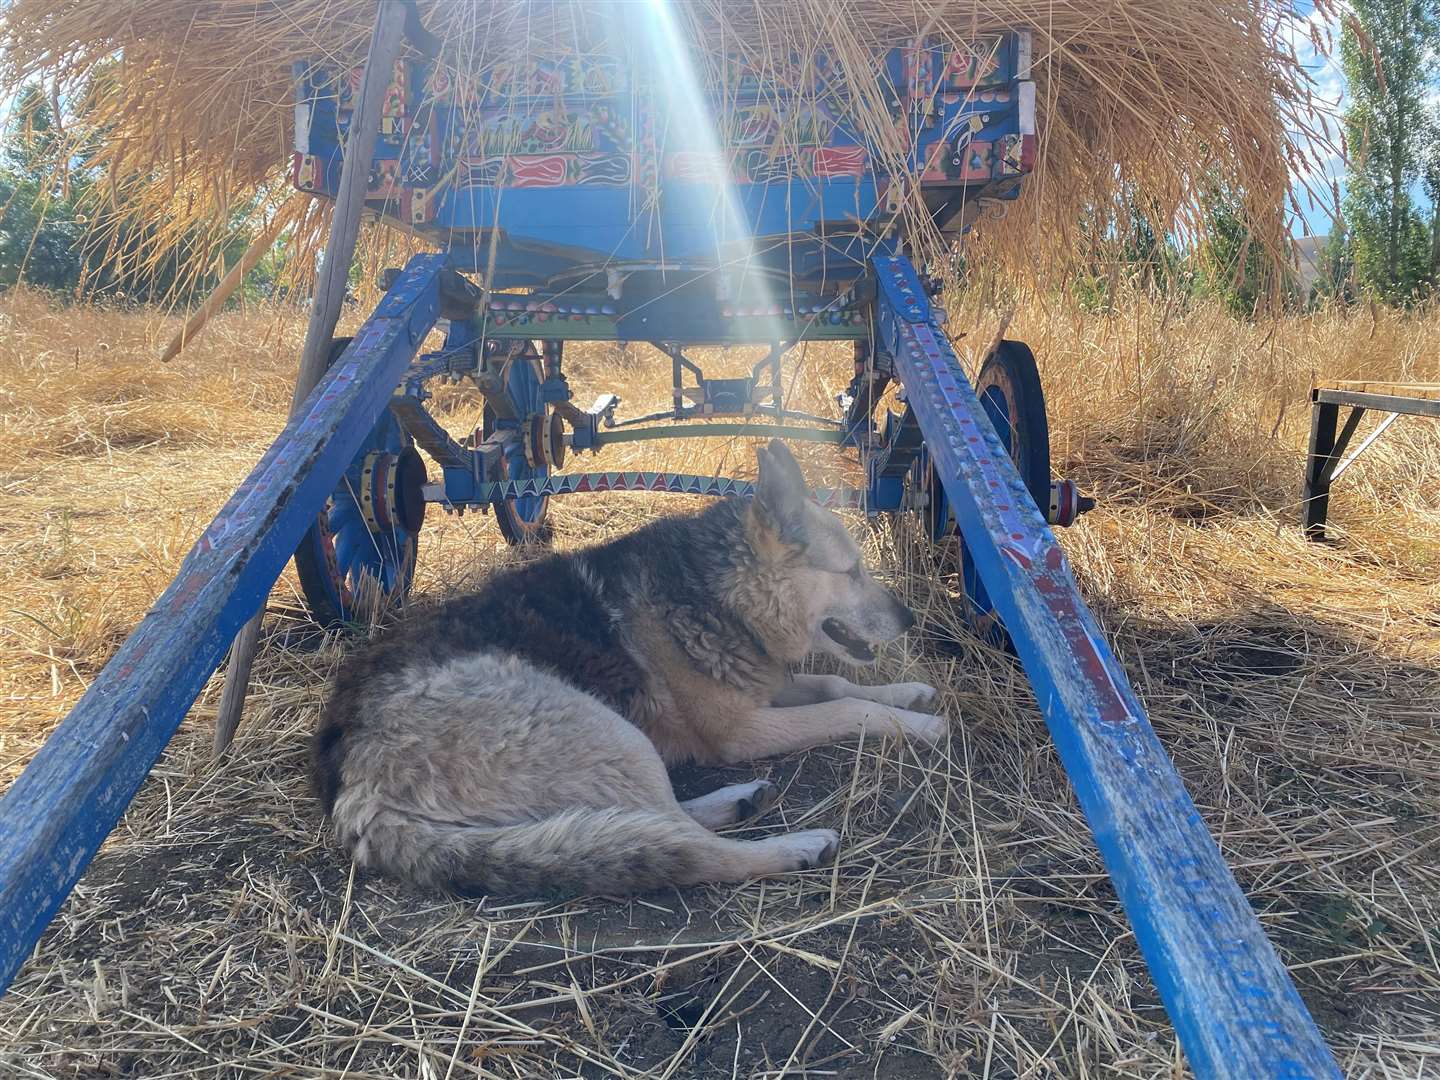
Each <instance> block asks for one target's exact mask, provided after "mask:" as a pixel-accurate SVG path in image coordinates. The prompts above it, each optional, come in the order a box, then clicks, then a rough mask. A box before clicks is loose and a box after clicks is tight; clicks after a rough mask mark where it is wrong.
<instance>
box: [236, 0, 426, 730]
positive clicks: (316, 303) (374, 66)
mask: <svg viewBox="0 0 1440 1080" xmlns="http://www.w3.org/2000/svg"><path fill="white" fill-rule="evenodd" d="M405 12H406V5H404V4H381V5H380V10H379V12H378V13H377V14H376V16H375V30H374V32H373V33H372V35H371V37H370V51H369V53H368V54H367V56H366V58H365V77H364V82H363V84H362V85H361V88H360V101H359V104H358V106H357V107H356V109H355V114H354V117H353V119H352V120H351V122H350V141H349V144H348V145H347V146H346V147H345V160H344V162H343V164H342V165H341V169H340V187H339V190H338V191H337V192H336V194H335V210H334V213H333V215H332V216H331V218H330V236H329V238H328V240H327V241H326V244H325V261H324V263H323V264H321V267H320V274H319V277H318V278H317V279H316V282H315V297H314V300H313V302H312V303H311V305H310V325H309V326H308V327H306V330H305V348H304V350H303V351H302V352H301V354H300V372H299V374H298V375H297V376H296V379H295V393H294V396H293V398H292V399H291V405H290V407H291V411H292V412H293V411H294V410H295V409H296V408H297V407H298V406H299V405H300V403H301V402H303V401H304V400H305V399H306V397H308V396H309V394H310V391H311V390H313V389H315V384H316V383H318V382H319V381H320V379H321V378H322V377H323V376H324V374H325V366H326V361H327V359H328V358H329V354H330V340H331V338H332V337H334V335H335V324H336V322H338V321H339V319H340V307H341V304H343V303H344V300H345V286H346V284H347V282H348V280H349V276H350V263H351V262H352V261H354V258H355V243H356V240H357V238H358V236H359V234H360V214H361V212H362V211H363V210H364V209H365V189H366V187H367V185H368V183H369V178H370V159H371V157H373V156H374V154H375V144H376V142H377V140H378V139H379V136H380V108H381V104H382V102H383V99H384V96H385V91H386V89H387V88H388V87H389V85H390V78H391V74H392V72H393V71H394V70H395V60H396V59H397V58H398V57H399V55H400V45H401V42H402V40H403V38H404V27H405ZM264 617H265V606H264V605H263V604H262V605H261V606H260V610H259V611H257V612H256V613H255V616H254V617H253V618H252V619H251V620H250V621H249V622H248V623H246V624H245V625H244V626H243V627H241V628H240V632H239V633H238V634H236V635H235V641H234V644H232V645H231V647H230V663H229V666H228V667H227V668H226V671H225V689H224V690H223V691H222V692H221V694H220V709H219V712H218V713H217V715H216V717H215V753H216V755H217V756H219V755H221V754H223V753H224V752H225V750H226V749H227V748H228V747H229V746H230V743H231V741H232V740H233V739H234V738H235V731H236V729H237V728H238V727H239V726H240V713H241V711H242V710H243V709H244V707H245V690H246V687H247V686H248V684H249V681H250V667H251V665H252V664H253V663H254V661H255V653H256V650H257V649H258V648H259V645H260V622H261V620H262V619H263V618H264Z"/></svg>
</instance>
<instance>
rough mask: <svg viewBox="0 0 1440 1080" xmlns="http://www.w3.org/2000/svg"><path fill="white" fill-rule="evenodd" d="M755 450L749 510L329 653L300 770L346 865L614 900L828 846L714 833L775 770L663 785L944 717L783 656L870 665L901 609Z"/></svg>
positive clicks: (706, 519) (917, 695) (781, 463)
mask: <svg viewBox="0 0 1440 1080" xmlns="http://www.w3.org/2000/svg"><path fill="white" fill-rule="evenodd" d="M758 458H759V478H758V480H757V482H756V490H755V497H754V498H753V500H751V501H750V502H749V503H746V502H745V501H744V500H740V499H722V500H718V501H717V502H716V503H715V504H714V505H712V506H710V507H708V508H707V509H705V510H704V511H702V512H700V513H698V514H694V515H690V516H677V517H671V518H664V519H661V520H659V521H656V522H654V523H653V524H651V525H648V526H646V527H644V528H641V529H639V530H637V531H635V532H633V533H631V534H629V535H626V536H623V537H620V538H619V539H616V540H612V541H610V542H608V543H605V544H601V545H599V546H597V547H592V548H589V549H587V550H582V551H579V552H576V553H572V554H564V555H552V556H550V557H548V558H545V559H543V560H541V561H538V562H535V563H532V564H530V565H528V566H524V567H521V568H517V569H512V570H509V571H506V572H503V573H501V574H498V575H497V576H496V577H494V578H493V579H491V580H490V581H489V582H488V583H487V584H486V585H484V586H483V587H482V588H481V589H480V590H479V591H478V592H476V593H474V594H473V595H467V596H461V597H458V598H455V599H452V600H450V601H448V602H446V603H444V604H442V605H440V606H439V607H438V608H436V609H434V610H432V611H430V612H428V613H425V614H423V615H419V616H417V617H415V618H414V619H413V620H411V621H409V622H408V623H407V624H405V625H403V626H402V627H401V628H400V629H399V630H398V631H397V632H394V633H391V634H388V635H384V636H381V637H380V638H379V639H377V640H376V641H375V642H374V643H372V644H371V645H370V646H368V647H366V648H364V649H362V650H361V651H359V652H357V653H356V654H355V655H353V656H352V657H351V658H350V659H349V660H348V661H347V662H346V663H345V664H343V666H342V667H341V669H340V670H339V672H338V674H337V676H336V681H335V685H334V689H333V692H332V694H331V696H330V699H329V701H328V703H327V706H326V708H325V711H324V713H323V715H322V717H321V721H320V724H319V726H318V728H317V730H316V733H315V735H314V738H313V740H312V744H311V780H312V783H313V786H314V788H315V791H316V793H317V794H318V796H319V798H320V801H321V803H322V804H323V806H324V808H325V810H326V812H327V813H328V814H329V815H330V816H331V818H332V820H333V821H334V825H335V831H336V834H337V837H338V839H339V841H340V843H341V844H342V845H344V846H345V847H346V848H348V849H349V850H350V851H351V853H352V857H353V858H354V860H355V861H356V863H357V864H359V865H360V866H362V867H366V868H371V869H375V870H378V871H382V872H384V873H386V874H388V875H391V876H395V877H400V878H404V879H408V880H409V881H411V882H413V883H415V884H417V885H419V886H421V887H426V888H436V889H441V890H446V891H449V892H452V893H455V894H459V895H462V896H484V895H520V894H529V895H534V894H537V893H541V894H551V893H554V892H556V891H559V892H564V893H571V894H573V893H600V894H604V895H611V896H616V895H626V894H638V893H646V892H652V891H655V890H657V889H660V888H664V887H667V886H686V885H692V884H696V883H699V882H734V881H742V880H746V879H749V878H754V877H760V876H768V875H776V874H785V873H789V872H792V871H797V870H806V869H810V868H813V867H817V866H820V865H822V864H824V863H826V862H828V861H830V860H832V859H833V858H834V856H835V853H836V849H837V845H838V842H839V836H838V834H836V833H835V832H833V831H831V830H829V829H810V830H806V831H804V832H793V833H788V834H784V835H779V836H772V837H768V838H765V839H760V840H749V841H742V840H734V839H728V838H726V837H723V836H719V835H717V834H716V833H715V832H713V831H712V830H715V829H719V828H723V827H724V826H727V825H732V824H735V823H736V822H739V821H743V820H746V819H749V818H752V817H754V816H756V815H758V814H760V813H763V812H764V811H765V810H767V809H768V808H769V807H770V806H771V805H773V803H774V802H775V800H776V798H777V796H778V790H777V788H776V787H775V785H774V784H772V783H770V782H768V781H764V780H757V781H754V782H751V783H745V784H735V785H731V786H729V787H724V788H721V789H720V790H718V791H715V792H712V793H711V794H709V795H705V796H702V797H700V798H697V799H691V800H688V801H686V802H679V801H677V800H676V797H675V794H674V792H673V790H672V788H671V785H670V778H669V774H668V773H667V771H666V767H667V766H668V765H674V764H678V763H682V762H696V763H700V764H733V763H735V762H740V761H745V760H748V759H752V758H761V757H768V756H771V755H776V754H785V753H789V752H791V751H796V750H803V749H806V748H808V747H813V746H819V745H822V744H825V743H832V742H837V741H841V740H846V739H853V738H858V737H859V736H861V735H862V734H871V735H876V734H882V735H900V736H905V737H910V738H916V739H919V740H921V741H923V742H927V743H934V742H936V741H938V740H940V739H941V738H943V737H944V735H945V733H946V730H947V726H948V725H947V722H946V721H945V719H944V718H943V717H939V716H935V715H932V714H931V713H928V712H924V711H919V710H922V709H923V708H924V707H925V706H926V705H928V704H930V702H931V701H932V699H933V698H934V697H935V690H934V689H933V688H932V687H930V686H928V685H926V684H924V683H898V684H894V685H888V686H857V685H855V684H854V683H852V682H850V681H849V680H848V679H845V678H842V677H840V676H837V675H814V674H791V673H790V668H791V667H792V665H795V664H798V663H799V662H801V661H803V660H804V659H805V658H806V657H807V656H809V655H811V654H813V653H825V654H828V655H830V656H834V657H838V658H839V659H841V660H844V661H847V662H849V663H852V664H857V665H868V664H871V663H873V662H874V661H875V647H876V646H877V645H880V644H882V643H884V642H888V641H892V640H894V639H896V638H898V637H899V636H900V635H901V634H903V633H904V632H905V631H906V630H907V629H909V628H910V627H911V626H913V625H914V623H915V617H914V615H913V614H912V613H911V612H910V610H909V609H908V608H907V607H906V606H905V605H904V604H902V603H901V602H900V600H899V599H898V598H897V597H896V596H895V595H894V594H892V593H891V592H890V591H889V590H888V589H886V588H884V587H883V586H881V585H880V584H879V583H877V582H876V581H875V580H874V578H872V577H871V575H870V573H869V572H868V571H867V570H866V568H865V566H864V564H863V563H862V561H861V557H860V550H859V548H858V546H857V545H856V543H855V541H854V540H853V539H852V538H851V536H850V534H849V532H848V531H847V530H846V528H845V526H844V524H843V523H842V522H841V520H840V519H839V518H838V517H837V516H836V515H834V514H832V513H830V512H829V511H827V510H825V509H823V508H821V507H820V506H819V505H818V504H817V503H816V502H815V501H814V500H813V498H812V497H811V495H810V492H809V490H808V489H807V488H806V485H805V479H804V477H803V475H802V474H801V472H800V467H799V465H798V464H797V463H796V461H795V458H794V457H793V456H792V455H791V453H790V451H789V449H787V448H786V447H785V445H784V444H783V443H781V442H780V441H778V440H775V441H772V442H771V443H770V444H769V446H768V448H765V447H762V448H761V449H760V450H759V451H758Z"/></svg>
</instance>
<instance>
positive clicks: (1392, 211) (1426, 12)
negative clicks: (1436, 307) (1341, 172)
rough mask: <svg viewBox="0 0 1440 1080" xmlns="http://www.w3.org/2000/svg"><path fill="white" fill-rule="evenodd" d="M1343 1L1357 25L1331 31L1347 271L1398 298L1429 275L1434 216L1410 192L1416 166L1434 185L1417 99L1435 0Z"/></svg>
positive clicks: (1426, 124)
mask: <svg viewBox="0 0 1440 1080" xmlns="http://www.w3.org/2000/svg"><path fill="white" fill-rule="evenodd" d="M1351 7H1352V9H1353V11H1354V15H1355V19H1356V20H1357V21H1358V25H1359V27H1360V29H1361V31H1363V33H1357V32H1356V26H1355V24H1354V23H1352V22H1351V21H1349V20H1347V21H1346V22H1345V25H1344V28H1343V30H1342V33H1341V38H1340V60H1341V66H1342V68H1343V70H1344V73H1345V81H1346V86H1347V91H1348V96H1349V107H1348V108H1347V109H1346V112H1345V117H1344V128H1345V139H1346V142H1347V144H1348V149H1349V154H1350V159H1351V166H1350V170H1349V174H1348V177H1347V180H1346V193H1345V217H1346V223H1347V226H1348V228H1349V232H1350V245H1351V249H1352V253H1353V255H1352V257H1353V264H1354V274H1355V279H1356V281H1357V282H1358V284H1359V286H1360V287H1361V288H1362V289H1365V290H1368V291H1370V292H1373V293H1374V294H1376V295H1378V296H1379V297H1380V298H1382V299H1384V300H1386V301H1388V302H1391V303H1406V302H1409V301H1411V300H1413V299H1415V298H1416V297H1418V296H1420V295H1422V294H1424V293H1426V292H1428V291H1429V290H1430V289H1431V288H1432V287H1433V286H1434V284H1435V282H1436V257H1435V256H1436V239H1437V237H1436V234H1435V231H1434V223H1433V222H1426V221H1425V220H1424V219H1423V218H1422V216H1421V214H1420V212H1419V210H1418V209H1417V207H1416V206H1415V205H1414V200H1413V199H1412V197H1411V194H1410V192H1411V190H1412V189H1413V188H1414V186H1415V184H1416V183H1417V182H1418V181H1419V180H1420V179H1421V176H1422V171H1423V172H1424V174H1425V176H1426V178H1427V179H1429V178H1431V177H1433V178H1434V179H1435V181H1436V187H1437V189H1440V159H1437V156H1436V155H1437V154H1440V150H1437V148H1436V146H1435V143H1436V125H1435V123H1434V117H1433V115H1432V114H1431V113H1429V112H1428V110H1427V109H1426V107H1425V99H1426V95H1427V93H1428V88H1429V86H1430V84H1431V82H1432V79H1433V76H1434V74H1435V67H1436V60H1435V57H1436V48H1437V45H1440V10H1437V4H1436V0H1353V3H1352V5H1351ZM1432 197H1433V195H1432Z"/></svg>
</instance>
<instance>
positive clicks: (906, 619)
mask: <svg viewBox="0 0 1440 1080" xmlns="http://www.w3.org/2000/svg"><path fill="white" fill-rule="evenodd" d="M896 606H897V607H899V608H900V629H901V630H902V631H904V630H909V629H910V628H911V627H912V626H914V625H915V613H914V612H913V611H911V610H910V609H909V608H908V607H906V606H905V605H904V604H901V603H900V602H899V601H898V600H897V601H896Z"/></svg>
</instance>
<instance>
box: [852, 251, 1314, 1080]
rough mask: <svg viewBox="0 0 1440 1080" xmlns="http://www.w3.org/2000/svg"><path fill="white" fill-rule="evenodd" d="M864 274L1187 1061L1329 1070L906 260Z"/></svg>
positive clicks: (1285, 977)
mask: <svg viewBox="0 0 1440 1080" xmlns="http://www.w3.org/2000/svg"><path fill="white" fill-rule="evenodd" d="M874 267H875V273H876V277H877V282H878V285H879V289H878V293H877V298H876V306H877V322H878V337H879V340H880V343H881V345H882V347H883V348H884V349H885V350H886V351H887V352H888V353H889V354H890V355H891V357H892V358H893V360H894V364H895V370H896V373H897V374H898V375H899V376H900V378H901V379H902V381H903V383H904V386H905V393H906V399H907V400H908V401H909V403H910V406H911V408H913V409H914V410H915V415H916V417H917V418H918V420H919V422H920V426H921V428H922V429H923V431H924V432H925V444H926V446H927V447H928V448H929V450H930V453H931V457H932V460H934V461H935V463H936V466H937V469H938V471H939V473H940V477H941V481H942V483H943V484H944V486H945V493H946V495H947V496H948V497H949V499H950V504H951V506H952V507H954V509H955V514H956V517H957V519H958V520H959V523H960V527H961V530H962V531H963V533H964V537H965V542H966V545H967V546H968V548H969V550H970V552H971V554H972V555H973V557H974V560H975V563H976V567H977V569H978V570H979V572H980V576H981V578H982V580H983V581H984V583H985V588H986V591H987V592H988V593H989V595H990V597H991V599H992V600H993V601H994V603H995V606H996V608H997V609H998V611H999V612H1000V615H1001V618H1003V619H1004V622H1005V628H1006V630H1008V631H1009V634H1010V637H1011V639H1012V640H1013V641H1014V643H1015V647H1016V651H1017V653H1018V654H1019V657H1020V660H1021V663H1022V664H1023V665H1024V667H1025V671H1026V674H1027V675H1028V676H1029V678H1030V683H1031V685H1032V686H1033V687H1034V690H1035V697H1036V700H1037V701H1038V702H1039V705H1040V710H1041V712H1042V713H1043V714H1044V716H1045V720H1046V723H1047V724H1048V725H1049V727H1050V732H1051V735H1052V737H1053V738H1054V740H1055V744H1056V747H1057V749H1058V750H1059V752H1060V757H1061V760H1062V761H1063V762H1064V765H1065V769H1066V772H1067V773H1068V774H1069V776H1070V781H1071V783H1072V784H1073V785H1074V788H1075V794H1076V797H1077V798H1078V799H1079V802H1080V806H1081V808H1082V809H1083V810H1084V811H1085V816H1086V818H1087V819H1088V820H1089V822H1090V827H1091V829H1092V830H1093V832H1094V835H1095V843H1096V846H1097V847H1098V848H1099V850H1100V855H1101V857H1102V858H1103V859H1104V861H1105V866H1106V868H1107V869H1108V870H1109V872H1110V876H1111V879H1112V881H1113V882H1114V884H1115V890H1116V892H1117V893H1118V894H1119V896H1120V900H1121V902H1122V903H1123V904H1124V905H1125V911H1126V913H1127V914H1128V915H1129V918H1130V922H1131V925H1132V926H1133V927H1134V929H1135V937H1136V940H1137V941H1138V942H1139V944H1140V949H1141V952H1142V953H1143V954H1144V956H1145V960H1146V962H1147V963H1148V964H1149V967H1150V973H1151V975H1152V977H1153V978H1154V981H1155V985H1156V987H1157V989H1158V990H1159V992H1160V997H1161V999H1162V1000H1163V1001H1164V1003H1165V1007H1166V1009H1167V1010H1168V1011H1169V1014H1170V1019H1171V1022H1172V1023H1173V1024H1174V1025H1175V1030H1176V1033H1177V1034H1178V1035H1179V1037H1180V1042H1181V1045H1182V1046H1183V1047H1184V1048H1185V1053H1186V1056H1187V1058H1188V1059H1189V1062H1190V1066H1191V1068H1192V1069H1193V1070H1194V1072H1195V1074H1196V1075H1197V1076H1198V1077H1201V1078H1210V1077H1227V1078H1230V1077H1233V1078H1235V1080H1241V1078H1244V1080H1252V1078H1255V1077H1267V1078H1268V1077H1286V1078H1291V1080H1298V1078H1302V1077H1303V1078H1311V1077H1327V1078H1333V1077H1339V1075H1340V1071H1339V1069H1338V1068H1337V1066H1336V1064H1335V1059H1334V1057H1333V1056H1332V1055H1331V1053H1330V1051H1329V1049H1328V1048H1327V1047H1326V1045H1325V1042H1324V1040H1323V1039H1322V1038H1321V1036H1320V1032H1319V1030H1318V1029H1317V1028H1316V1027H1315V1023H1314V1021H1313V1020H1312V1019H1311V1018H1310V1016H1309V1014H1308V1013H1307V1012H1306V1010H1305V1005H1304V1003H1303V1002H1302V1001H1301V1000H1300V996H1299V994H1298V993H1297V992H1296V990H1295V986H1294V984H1293V983H1292V982H1291V981H1290V976H1289V974H1288V973H1287V972H1286V970H1285V967H1284V965H1283V964H1282V963H1281V962H1280V958H1279V956H1277V955H1276V953H1275V950H1274V948H1273V947H1272V946H1271V944H1270V942H1269V940H1268V939H1267V938H1266V937H1265V933H1264V931H1263V930H1262V929H1261V927H1260V923H1259V921H1258V920H1257V919H1256V918H1255V913H1254V912H1253V911H1252V910H1251V909H1250V905H1249V904H1248V903H1247V901H1246V899H1245V895H1244V893H1242V892H1241V891H1240V888H1239V886H1238V885H1237V884H1236V883H1235V879H1234V877H1233V876H1232V875H1231V874H1230V871H1229V869H1228V868H1227V867H1226V865H1225V861H1224V859H1223V858H1222V857H1221V855H1220V851H1219V849H1218V848H1217V847H1216V846H1215V842H1214V840H1213V839H1211V837H1210V834H1209V833H1208V832H1207V831H1206V829H1205V824H1204V822H1203V821H1202V820H1201V818H1200V814H1199V812H1198V811H1197V810H1196V809H1195V805H1194V803H1193V802H1191V800H1190V796H1189V795H1188V793H1187V792H1186V791H1185V786H1184V784H1183V783H1182V782H1181V780H1180V777H1179V775H1178V774H1177V773H1176V771H1175V767H1174V765H1173V764H1172V763H1171V761H1170V759H1169V757H1167V756H1166V754H1165V750H1164V748H1163V747H1162V746H1161V745H1160V740H1159V739H1158V738H1157V737H1156V735H1155V732H1154V730H1153V729H1152V728H1151V726H1150V722H1149V720H1148V719H1147V718H1146V716H1145V711H1144V709H1143V708H1142V707H1141V705H1140V702H1139V700H1138V699H1137V698H1136V696H1135V693H1134V691H1133V690H1132V689H1131V688H1130V683H1129V680H1128V679H1127V678H1126V677H1125V672H1124V670H1123V669H1122V668H1121V666H1120V664H1119V663H1118V662H1117V661H1116V659H1115V657H1114V655H1113V654H1112V653H1111V651H1110V648H1109V646H1107V645H1106V644H1105V641H1104V638H1103V636H1102V634H1101V631H1100V627H1099V625H1098V624H1097V623H1096V621H1095V617H1094V616H1093V615H1091V614H1090V611H1089V610H1088V609H1087V608H1086V606H1085V603H1084V601H1083V600H1082V599H1081V597H1080V592H1079V589H1078V588H1077V587H1076V584H1075V580H1074V577H1073V576H1072V574H1071V572H1070V568H1069V565H1068V563H1067V562H1066V559H1065V556H1064V554H1063V553H1062V552H1061V550H1060V547H1059V545H1058V544H1056V542H1055V536H1054V534H1053V533H1052V532H1051V531H1050V528H1049V526H1048V525H1046V523H1045V519H1044V517H1043V515H1042V514H1041V513H1040V510H1039V508H1038V507H1036V505H1035V503H1034V501H1033V500H1032V499H1031V498H1030V494H1029V492H1028V491H1027V489H1026V487H1025V484H1024V481H1022V480H1021V478H1020V475H1019V473H1018V472H1016V470H1015V467H1014V465H1013V464H1012V463H1011V461H1010V458H1009V455H1008V454H1007V453H1006V451H1005V449H1004V447H1003V446H1002V444H1001V443H1000V440H999V438H998V437H997V436H996V434H995V430H994V428H993V427H992V426H991V424H990V422H989V420H988V419H987V417H986V415H985V412H984V410H983V408H982V407H981V405H980V403H979V401H978V400H977V399H976V397H975V392H974V390H973V389H972V388H971V386H970V384H969V382H967V381H966V379H965V375H964V371H963V369H962V368H961V366H960V362H959V360H958V359H957V358H956V356H955V353H954V351H953V350H952V349H951V347H950V344H949V342H948V341H947V340H946V338H945V336H944V334H943V332H942V331H941V329H940V327H939V325H938V324H937V323H936V322H935V321H934V320H933V318H932V313H931V307H930V303H929V300H928V298H927V296H926V294H925V290H924V289H923V287H922V286H921V282H920V279H919V277H918V276H917V275H916V273H915V270H914V268H913V267H912V266H911V265H910V263H909V261H908V260H905V259H889V258H882V259H876V260H875V261H874Z"/></svg>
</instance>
